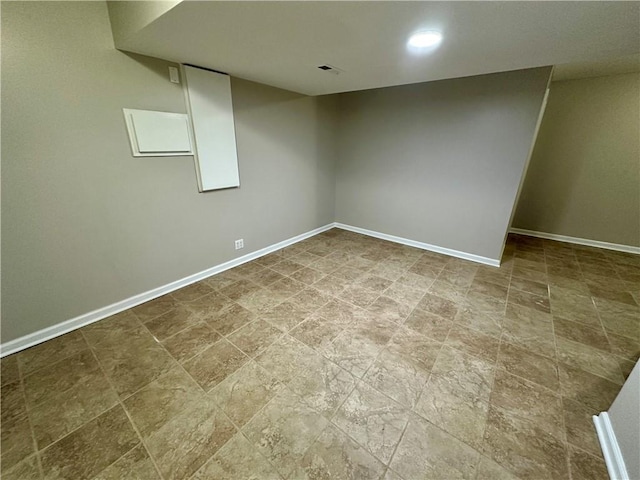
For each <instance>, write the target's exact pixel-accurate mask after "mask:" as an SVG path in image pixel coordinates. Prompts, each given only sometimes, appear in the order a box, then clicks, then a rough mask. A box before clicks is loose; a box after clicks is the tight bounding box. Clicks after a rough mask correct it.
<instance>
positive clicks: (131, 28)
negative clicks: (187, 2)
mask: <svg viewBox="0 0 640 480" xmlns="http://www.w3.org/2000/svg"><path fill="white" fill-rule="evenodd" d="M181 2H182V0H169V1H162V0H154V1H109V2H107V9H108V12H109V19H110V21H111V30H112V32H113V37H114V42H115V44H116V45H117V46H118V47H121V46H123V45H126V41H127V39H128V38H129V36H131V35H133V34H135V33H138V31H139V30H141V29H143V28H144V27H146V26H147V25H149V24H150V23H152V22H153V21H154V20H157V19H158V18H159V17H161V16H162V15H164V14H165V13H167V12H168V11H169V10H171V9H172V8H173V7H175V6H176V5H178V4H179V3H181Z"/></svg>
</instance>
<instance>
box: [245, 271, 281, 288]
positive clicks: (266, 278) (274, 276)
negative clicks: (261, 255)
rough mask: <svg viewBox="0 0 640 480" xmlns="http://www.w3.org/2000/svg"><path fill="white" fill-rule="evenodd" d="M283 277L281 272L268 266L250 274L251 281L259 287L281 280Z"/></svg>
mask: <svg viewBox="0 0 640 480" xmlns="http://www.w3.org/2000/svg"><path fill="white" fill-rule="evenodd" d="M283 278H285V276H284V275H282V274H281V273H278V272H276V271H275V270H271V269H270V268H265V269H263V270H261V271H259V272H257V273H255V274H253V275H251V281H252V282H254V283H256V284H257V285H260V286H261V287H267V286H269V285H271V284H273V283H275V282H277V281H278V280H282V279H283Z"/></svg>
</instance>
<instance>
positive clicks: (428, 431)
mask: <svg viewBox="0 0 640 480" xmlns="http://www.w3.org/2000/svg"><path fill="white" fill-rule="evenodd" d="M479 456H480V454H479V453H478V451H476V450H474V449H473V448H471V447H470V446H468V445H466V444H465V443H462V442H461V441H459V440H458V439H456V438H454V437H452V436H451V435H449V434H447V433H446V432H444V431H442V430H440V429H439V428H438V427H436V426H434V425H432V424H431V423H429V422H426V421H425V420H422V419H421V418H419V417H417V416H412V417H411V419H410V420H409V424H408V426H407V429H406V431H405V433H404V435H403V437H402V440H401V442H400V444H399V445H398V450H397V451H396V452H395V455H394V456H393V460H392V461H391V464H390V466H391V468H392V469H393V470H394V471H397V472H398V473H399V474H400V475H401V476H402V477H403V478H405V479H407V478H409V479H417V478H447V479H454V478H461V479H472V478H474V475H475V468H476V464H477V462H478V459H479Z"/></svg>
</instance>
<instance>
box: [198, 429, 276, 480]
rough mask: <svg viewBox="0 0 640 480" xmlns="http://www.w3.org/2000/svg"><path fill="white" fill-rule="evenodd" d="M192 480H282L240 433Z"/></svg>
mask: <svg viewBox="0 0 640 480" xmlns="http://www.w3.org/2000/svg"><path fill="white" fill-rule="evenodd" d="M192 479H193V480H210V479H216V480H239V479H242V480H282V477H281V476H280V475H279V474H278V472H276V470H275V468H273V466H272V465H271V464H270V463H269V462H268V461H267V460H266V459H265V458H264V457H263V456H262V455H260V454H259V453H258V452H257V450H256V449H255V448H254V447H253V445H251V443H249V441H248V440H247V439H246V438H245V437H244V436H243V435H242V434H241V433H236V434H235V435H234V436H233V438H231V440H229V441H228V442H227V443H226V444H225V445H224V446H223V447H222V448H221V449H220V450H218V451H217V452H216V454H215V455H214V456H213V457H212V458H211V460H209V461H208V462H207V463H206V464H205V465H203V466H202V467H201V468H200V469H199V470H198V471H197V472H196V473H195V474H194V476H193V477H192Z"/></svg>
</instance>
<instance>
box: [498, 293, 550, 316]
mask: <svg viewBox="0 0 640 480" xmlns="http://www.w3.org/2000/svg"><path fill="white" fill-rule="evenodd" d="M507 303H508V304H515V305H520V306H521V307H528V308H532V309H534V310H538V311H540V312H543V313H551V306H550V304H549V297H548V296H546V295H544V296H543V295H534V294H533V293H529V292H523V291H521V290H516V289H511V290H509V298H508V300H507Z"/></svg>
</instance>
